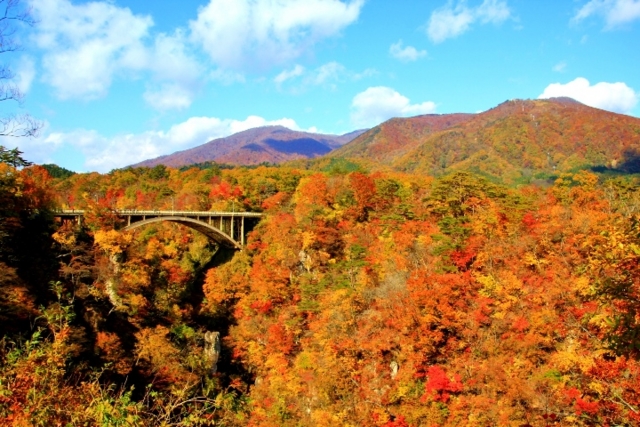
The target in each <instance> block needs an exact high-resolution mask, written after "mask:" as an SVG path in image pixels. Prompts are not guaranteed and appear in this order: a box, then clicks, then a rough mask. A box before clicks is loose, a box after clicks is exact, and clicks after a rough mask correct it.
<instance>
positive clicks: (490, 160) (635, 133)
mask: <svg viewBox="0 0 640 427" xmlns="http://www.w3.org/2000/svg"><path fill="white" fill-rule="evenodd" d="M638 153H640V119H638V118H635V117H632V116H626V115H622V114H617V113H612V112H609V111H605V110H600V109H596V108H592V107H589V106H586V105H584V104H582V103H580V102H578V101H575V100H573V99H570V98H554V99H549V100H508V101H505V102H503V103H501V104H499V105H497V106H496V107H494V108H491V109H489V110H487V111H484V112H481V113H477V114H461V113H459V114H450V115H429V116H417V117H412V118H398V119H391V120H389V121H387V122H385V123H382V124H380V125H378V126H376V127H374V128H371V129H369V130H368V131H366V132H364V133H363V134H362V135H360V136H359V137H357V138H355V139H354V140H353V141H351V142H350V143H348V144H346V145H345V146H343V147H341V148H339V149H337V150H335V151H333V152H332V153H330V154H329V155H328V156H329V157H335V158H338V157H344V158H347V159H352V160H360V161H364V162H367V163H368V164H370V165H371V167H373V168H376V167H378V166H385V167H390V168H392V169H395V170H398V171H404V172H418V173H423V174H428V175H433V176H438V175H442V174H444V173H447V172H449V171H452V170H467V171H472V172H476V173H480V174H484V175H488V176H490V177H495V178H498V179H506V180H507V181H518V180H521V179H526V178H527V177H531V176H535V175H544V174H546V175H551V174H556V173H558V172H562V171H570V170H572V169H575V168H580V167H600V168H611V169H619V170H620V169H624V168H625V167H626V168H627V169H628V168H629V167H632V166H633V165H634V164H635V163H637V162H636V160H635V159H637V157H638V156H639V154H638ZM633 171H635V169H633ZM639 171H640V170H639Z"/></svg>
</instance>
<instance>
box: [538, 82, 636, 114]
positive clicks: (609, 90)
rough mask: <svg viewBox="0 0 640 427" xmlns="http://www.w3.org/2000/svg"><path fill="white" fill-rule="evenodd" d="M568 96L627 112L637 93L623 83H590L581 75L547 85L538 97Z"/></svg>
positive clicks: (632, 104)
mask: <svg viewBox="0 0 640 427" xmlns="http://www.w3.org/2000/svg"><path fill="white" fill-rule="evenodd" d="M561 96H568V97H570V98H573V99H575V100H577V101H580V102H582V103H583V104H586V105H589V106H591V107H595V108H600V109H603V110H608V111H613V112H616V113H623V114H629V113H630V112H631V110H633V108H634V107H635V106H636V105H637V104H638V98H639V95H638V94H637V93H636V92H635V91H634V90H633V89H632V88H630V87H629V86H627V85H626V84H625V83H621V82H618V83H607V82H600V83H596V84H594V85H591V84H590V83H589V81H588V80H587V79H585V78H583V77H578V78H577V79H575V80H573V81H571V82H569V83H566V84H561V83H553V84H550V85H549V86H547V87H546V88H545V90H544V92H542V94H541V95H540V96H539V97H538V98H540V99H545V98H555V97H561Z"/></svg>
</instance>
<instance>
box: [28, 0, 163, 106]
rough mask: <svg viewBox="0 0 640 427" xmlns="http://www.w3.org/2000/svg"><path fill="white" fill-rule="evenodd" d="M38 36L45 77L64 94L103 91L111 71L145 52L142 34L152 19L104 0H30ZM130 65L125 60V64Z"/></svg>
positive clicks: (98, 93) (131, 64)
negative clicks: (87, 0) (84, 0)
mask: <svg viewBox="0 0 640 427" xmlns="http://www.w3.org/2000/svg"><path fill="white" fill-rule="evenodd" d="M31 6H32V7H33V10H34V13H35V16H36V17H37V18H38V19H39V21H40V22H39V24H38V25H37V26H36V31H37V32H36V35H35V41H36V44H37V46H38V47H39V48H41V49H43V50H45V54H44V58H43V65H44V69H45V73H44V80H45V82H47V83H48V84H50V85H51V86H53V87H54V89H55V91H56V94H57V95H58V97H60V98H61V99H68V98H96V97H101V96H104V95H105V93H106V91H107V89H108V88H109V86H110V85H111V81H112V79H113V74H114V73H115V72H116V71H117V70H118V69H120V68H121V67H123V66H127V67H128V68H135V67H136V66H141V65H142V64H135V62H132V59H133V58H141V57H142V56H144V55H140V52H144V48H143V45H142V39H143V38H144V37H146V36H147V34H148V30H149V28H150V27H151V26H152V25H153V20H152V19H151V17H149V16H135V15H133V13H131V11H130V10H129V9H123V8H119V7H116V6H114V5H112V4H108V3H104V2H92V3H86V4H81V5H73V4H71V2H70V1H68V0H38V1H35V0H32V1H31ZM125 64H126V65H125Z"/></svg>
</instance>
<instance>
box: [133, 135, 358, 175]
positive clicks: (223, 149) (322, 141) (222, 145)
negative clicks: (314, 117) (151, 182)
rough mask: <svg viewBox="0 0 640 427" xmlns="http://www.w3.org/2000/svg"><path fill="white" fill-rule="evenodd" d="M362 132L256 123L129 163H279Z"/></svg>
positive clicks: (321, 151)
mask: <svg viewBox="0 0 640 427" xmlns="http://www.w3.org/2000/svg"><path fill="white" fill-rule="evenodd" d="M362 132H363V131H354V132H350V133H347V134H345V135H324V134H316V133H309V132H301V131H294V130H291V129H287V128H285V127H283V126H266V127H259V128H254V129H249V130H246V131H243V132H238V133H236V134H234V135H231V136H228V137H226V138H218V139H214V140H213V141H209V142H207V143H206V144H203V145H199V146H197V147H195V148H191V149H189V150H184V151H179V152H176V153H173V154H169V155H166V156H162V157H158V158H156V159H150V160H145V161H144V162H141V163H138V164H136V165H133V166H134V167H137V166H148V167H152V166H156V165H165V166H171V167H180V166H185V165H190V164H194V163H203V162H206V161H215V162H217V163H227V164H232V165H257V164H260V163H282V162H284V161H287V160H292V159H299V158H314V157H318V156H322V155H324V154H327V153H328V152H330V151H331V150H334V149H336V148H338V147H340V146H342V145H344V144H346V143H347V142H349V141H351V140H352V139H353V138H355V137H356V136H358V135H360V134H361V133H362Z"/></svg>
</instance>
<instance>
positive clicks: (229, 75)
mask: <svg viewBox="0 0 640 427" xmlns="http://www.w3.org/2000/svg"><path fill="white" fill-rule="evenodd" d="M209 77H211V80H214V81H217V82H219V83H221V84H223V85H225V86H230V85H232V84H234V83H244V82H245V81H246V79H245V78H244V75H243V74H241V73H236V72H234V71H229V70H223V69H222V68H218V69H217V70H214V71H212V72H211V73H210V74H209Z"/></svg>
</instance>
